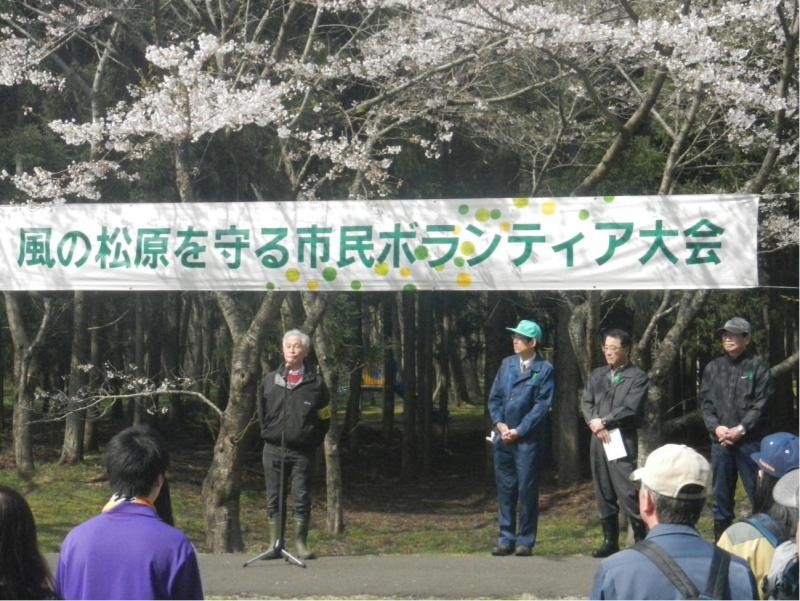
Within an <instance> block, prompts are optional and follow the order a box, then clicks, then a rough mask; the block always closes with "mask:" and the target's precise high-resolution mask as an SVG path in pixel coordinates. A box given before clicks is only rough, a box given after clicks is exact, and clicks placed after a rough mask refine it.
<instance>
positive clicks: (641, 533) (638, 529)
mask: <svg viewBox="0 0 800 601" xmlns="http://www.w3.org/2000/svg"><path fill="white" fill-rule="evenodd" d="M628 519H629V521H630V523H631V529H632V530H633V542H634V544H635V543H638V542H639V541H642V540H644V537H645V536H647V524H645V523H644V522H643V521H642V520H639V519H636V518H628Z"/></svg>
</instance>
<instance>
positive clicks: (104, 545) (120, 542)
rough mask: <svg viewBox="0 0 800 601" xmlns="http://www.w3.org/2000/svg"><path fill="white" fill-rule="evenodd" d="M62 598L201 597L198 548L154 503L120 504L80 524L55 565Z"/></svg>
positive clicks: (71, 533) (65, 541) (64, 545)
mask: <svg viewBox="0 0 800 601" xmlns="http://www.w3.org/2000/svg"><path fill="white" fill-rule="evenodd" d="M55 588H56V594H58V595H59V596H60V597H61V598H62V599H202V598H203V585H202V584H201V582H200V570H199V568H198V567H197V557H196V556H195V552H194V548H193V547H192V543H190V542H189V539H188V538H186V535H185V534H184V533H183V532H181V531H180V530H178V529H177V528H173V527H172V526H169V525H167V524H165V523H164V522H162V521H161V519H160V518H159V517H158V515H157V514H156V512H155V510H154V509H153V508H152V507H149V506H147V505H142V504H139V503H122V504H120V505H118V506H117V507H115V508H113V509H111V510H110V511H107V512H105V513H101V514H100V515H97V516H95V517H93V518H91V519H89V520H87V521H85V522H84V523H83V524H80V525H79V526H76V527H75V528H73V529H72V531H71V532H70V533H69V534H68V535H67V538H65V539H64V542H63V543H62V545H61V554H60V555H59V558H58V568H57V570H56V583H55Z"/></svg>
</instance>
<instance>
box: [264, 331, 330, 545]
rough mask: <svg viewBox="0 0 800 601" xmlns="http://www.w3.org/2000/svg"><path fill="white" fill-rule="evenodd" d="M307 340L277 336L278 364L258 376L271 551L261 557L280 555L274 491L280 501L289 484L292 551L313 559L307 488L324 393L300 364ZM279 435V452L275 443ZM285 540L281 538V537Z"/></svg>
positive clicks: (320, 434)
mask: <svg viewBox="0 0 800 601" xmlns="http://www.w3.org/2000/svg"><path fill="white" fill-rule="evenodd" d="M310 350H311V339H310V338H309V336H308V335H307V334H305V333H303V332H301V331H300V330H289V331H288V332H286V333H285V334H284V335H283V359H284V363H283V365H281V366H280V367H279V368H278V369H277V370H276V371H273V372H270V373H268V374H267V375H266V376H264V381H263V383H262V385H261V391H260V394H259V398H258V420H259V423H260V425H261V438H262V439H263V440H264V452H263V455H262V462H263V465H264V476H265V480H266V489H267V519H268V522H269V529H270V537H271V543H272V546H273V549H272V551H271V552H270V553H268V554H267V555H266V556H265V557H264V559H276V558H277V557H280V549H278V548H277V546H276V541H277V539H278V536H279V534H281V533H283V532H284V530H285V525H281V524H278V520H279V519H280V518H281V517H282V516H280V515H278V508H279V498H278V495H279V494H280V492H281V491H282V492H283V495H284V499H283V503H284V506H285V503H286V498H285V496H286V494H287V491H286V488H287V486H286V484H287V483H290V485H291V486H290V488H291V493H292V501H293V503H294V521H295V528H296V529H295V545H296V547H295V549H296V552H297V555H298V556H299V557H300V558H301V559H313V557H314V555H313V553H311V551H309V549H308V546H307V544H308V525H309V520H310V518H311V496H310V492H309V486H310V483H311V471H312V467H313V459H314V452H315V450H316V449H317V447H319V445H320V444H322V441H323V439H324V438H325V433H326V432H327V431H328V427H329V426H330V417H331V413H330V407H329V406H328V401H329V396H328V389H327V387H326V386H325V382H324V381H323V379H322V376H321V375H320V374H318V373H316V372H315V371H314V370H312V369H311V368H310V366H309V365H308V363H307V362H306V361H305V359H306V357H307V356H308V353H309V351H310ZM282 437H283V448H282V445H281V441H282ZM282 460H283V461H285V464H284V470H285V472H284V473H285V479H284V486H281V481H280V479H281V477H280V475H281V461H282ZM284 538H285V537H284Z"/></svg>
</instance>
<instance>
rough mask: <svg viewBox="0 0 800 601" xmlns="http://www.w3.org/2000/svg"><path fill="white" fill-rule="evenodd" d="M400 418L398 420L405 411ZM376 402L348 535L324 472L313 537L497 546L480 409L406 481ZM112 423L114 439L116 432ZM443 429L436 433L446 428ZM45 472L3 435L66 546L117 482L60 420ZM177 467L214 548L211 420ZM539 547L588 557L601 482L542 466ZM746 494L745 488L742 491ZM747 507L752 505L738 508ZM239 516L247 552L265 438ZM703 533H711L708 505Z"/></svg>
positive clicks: (44, 533)
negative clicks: (331, 503)
mask: <svg viewBox="0 0 800 601" xmlns="http://www.w3.org/2000/svg"><path fill="white" fill-rule="evenodd" d="M397 417H398V419H397V421H396V426H398V427H399V425H400V418H401V415H400V414H398V416H397ZM379 419H380V416H379V415H378V410H377V409H376V408H371V407H367V408H366V410H365V412H364V420H363V424H362V426H361V427H360V428H359V429H358V441H359V442H358V446H357V448H356V449H354V448H351V445H350V444H348V441H347V440H345V441H344V444H343V445H342V463H343V480H344V506H345V522H346V531H345V533H344V534H342V535H339V536H334V535H331V534H329V533H327V532H326V531H325V528H324V519H325V489H324V475H323V474H324V470H323V468H322V465H321V464H320V466H319V469H318V470H317V476H316V477H315V491H314V494H313V501H314V509H313V514H312V531H311V534H310V543H311V545H312V546H313V547H314V549H315V550H316V551H317V552H318V553H320V554H324V555H328V556H331V555H361V554H389V553H398V554H404V553H486V552H487V551H488V550H489V549H490V548H491V547H492V546H493V545H494V543H495V537H496V525H495V511H496V501H495V489H494V483H493V480H492V478H491V474H490V471H488V470H487V469H486V459H485V448H484V444H485V443H484V435H485V425H484V422H483V417H482V409H481V408H475V407H464V408H460V409H455V410H453V413H452V416H451V427H450V432H449V437H448V444H447V446H446V447H444V446H443V445H442V440H441V437H440V436H437V444H436V450H435V454H434V465H433V469H432V474H431V476H430V477H419V478H417V479H415V480H414V481H412V482H408V483H405V482H402V481H401V479H400V477H399V472H400V455H399V445H398V443H399V437H397V439H396V440H393V444H391V445H389V446H387V445H384V444H382V442H381V439H380V432H379V431H378V423H379ZM113 431H114V430H113V428H112V427H111V426H110V425H106V426H105V427H104V429H103V430H101V439H102V440H105V439H107V438H108V436H110V435H111V434H112V433H113ZM438 434H439V433H438V431H437V435H438ZM36 440H37V445H36V457H37V471H36V474H35V475H34V476H33V477H32V478H30V479H27V480H23V479H21V478H20V477H19V476H18V475H17V474H16V472H15V470H14V469H13V468H14V465H13V453H12V452H11V450H10V441H9V434H8V432H7V431H5V432H3V433H2V434H0V442H2V447H0V448H1V449H2V451H3V452H2V453H0V483H2V484H6V485H10V486H13V487H15V488H17V489H18V490H21V491H23V492H24V494H25V495H26V497H27V499H28V502H29V503H30V505H31V507H32V509H33V512H34V515H35V517H36V521H37V525H38V530H39V539H40V546H41V547H42V550H43V551H57V550H58V547H59V544H60V542H61V540H62V539H63V538H64V536H65V535H66V533H67V532H68V531H69V530H70V528H72V527H73V526H74V525H75V524H78V523H80V522H81V521H83V520H86V519H88V518H89V517H91V516H92V515H94V514H95V513H97V512H98V511H99V510H100V508H101V507H102V506H103V504H104V503H105V501H106V500H107V498H108V496H109V494H110V490H109V489H108V486H107V483H106V482H105V480H104V478H103V467H102V456H101V455H100V454H99V453H92V454H88V455H87V457H86V460H85V462H84V463H83V464H80V465H75V466H64V465H58V463H57V459H58V454H59V451H60V435H59V432H58V431H57V430H55V431H54V430H53V426H52V425H46V426H45V427H43V428H37V434H36ZM169 442H170V447H171V452H172V467H171V471H170V474H169V479H170V490H171V495H172V502H173V509H174V514H175V518H176V525H177V526H178V527H179V528H181V529H183V530H184V531H185V532H186V533H187V534H188V536H189V537H190V538H191V539H192V541H193V542H194V543H195V544H196V545H197V547H198V548H199V549H200V550H201V551H203V550H205V541H204V533H203V513H202V512H203V500H202V495H201V485H202V481H203V478H204V477H205V472H206V470H207V468H208V465H209V462H210V450H211V437H210V434H209V433H208V431H207V430H204V429H203V428H202V427H197V428H194V429H192V431H186V429H185V428H184V430H183V431H179V432H178V431H176V432H175V433H173V434H171V435H170V436H169ZM541 474H542V475H541V486H540V490H541V497H540V519H539V537H538V543H537V548H536V549H537V554H540V555H567V554H576V553H587V552H588V551H589V550H590V549H592V548H593V547H594V546H595V545H597V544H598V543H599V541H600V536H601V535H600V529H599V524H598V522H597V519H596V514H595V508H594V507H595V506H594V497H593V492H592V488H591V482H589V481H584V482H582V483H580V484H578V485H575V486H571V487H568V488H565V487H559V485H558V482H557V480H556V478H555V474H554V469H553V466H552V465H549V464H547V463H545V464H544V465H543V466H542V472H541ZM739 496H740V498H741V497H743V494H742V493H741V491H740V495H739ZM738 509H739V510H740V511H742V512H744V511H746V510H748V509H749V507H748V503H747V502H746V501H742V502H740V503H739V504H738ZM241 523H242V529H243V534H244V539H245V544H246V552H248V553H253V554H255V553H257V552H259V551H261V550H264V549H265V548H266V546H267V545H268V541H267V535H266V530H267V525H266V516H265V511H264V500H263V474H262V471H261V465H260V452H259V448H258V445H257V444H255V445H253V446H252V448H251V449H250V450H249V451H248V453H247V454H246V458H245V463H244V471H243V479H242V495H241ZM700 530H701V532H702V533H703V534H704V535H705V536H706V537H709V536H710V534H711V516H710V511H709V510H708V509H706V511H705V512H704V515H703V517H702V519H701V522H700Z"/></svg>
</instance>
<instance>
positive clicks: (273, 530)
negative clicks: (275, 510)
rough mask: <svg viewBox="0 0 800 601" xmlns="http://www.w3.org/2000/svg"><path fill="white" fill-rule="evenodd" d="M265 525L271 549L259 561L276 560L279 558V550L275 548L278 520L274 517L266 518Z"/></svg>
mask: <svg viewBox="0 0 800 601" xmlns="http://www.w3.org/2000/svg"><path fill="white" fill-rule="evenodd" d="M267 525H268V526H269V540H270V545H271V547H270V550H269V551H267V553H266V554H265V555H264V557H262V558H261V559H264V560H267V559H278V558H279V557H280V556H281V550H280V549H278V548H277V546H276V545H277V544H278V520H277V519H276V517H275V516H272V517H268V518H267Z"/></svg>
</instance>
